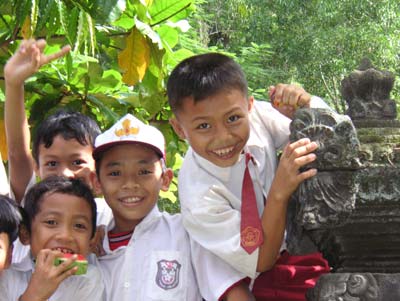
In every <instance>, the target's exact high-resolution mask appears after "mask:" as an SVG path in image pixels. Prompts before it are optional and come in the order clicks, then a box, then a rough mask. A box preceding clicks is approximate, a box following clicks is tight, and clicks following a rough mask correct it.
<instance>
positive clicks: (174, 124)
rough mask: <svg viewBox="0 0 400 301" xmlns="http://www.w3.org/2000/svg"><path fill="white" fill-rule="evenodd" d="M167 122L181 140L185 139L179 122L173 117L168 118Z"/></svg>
mask: <svg viewBox="0 0 400 301" xmlns="http://www.w3.org/2000/svg"><path fill="white" fill-rule="evenodd" d="M169 124H170V125H171V126H172V128H173V129H174V131H175V133H176V134H177V135H178V136H179V138H181V139H182V140H185V139H186V136H185V132H184V130H183V128H182V127H181V124H180V123H179V121H178V120H177V119H176V118H175V117H172V118H171V119H170V120H169Z"/></svg>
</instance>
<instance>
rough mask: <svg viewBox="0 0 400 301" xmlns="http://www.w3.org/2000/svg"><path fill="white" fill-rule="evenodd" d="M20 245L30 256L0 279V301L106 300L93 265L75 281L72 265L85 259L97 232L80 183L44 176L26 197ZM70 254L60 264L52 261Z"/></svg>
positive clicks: (85, 188)
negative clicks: (23, 244) (79, 256)
mask: <svg viewBox="0 0 400 301" xmlns="http://www.w3.org/2000/svg"><path fill="white" fill-rule="evenodd" d="M25 212H26V221H25V223H26V229H25V231H23V233H25V236H24V237H25V239H24V241H23V242H24V243H29V245H30V250H31V251H30V253H29V254H28V255H27V256H26V257H25V258H24V259H23V260H22V261H21V262H19V263H16V264H13V265H12V266H11V268H10V269H9V270H7V271H5V273H4V275H3V277H2V278H0V291H1V292H2V293H1V294H0V300H7V301H14V300H19V301H28V300H31V301H32V300H38V301H41V300H65V301H67V300H94V301H96V300H104V284H103V282H102V278H101V274H100V272H99V271H98V270H97V268H96V267H95V266H91V265H89V267H88V270H87V273H86V274H84V275H80V276H74V274H75V273H76V271H77V267H73V268H71V267H70V265H71V264H72V263H73V262H74V261H75V260H76V259H77V256H78V254H81V255H83V256H87V255H88V253H89V244H90V239H91V238H92V237H93V235H94V233H95V229H96V203H95V201H94V197H93V195H92V193H91V191H90V188H89V187H88V186H86V185H85V184H84V183H83V182H81V181H80V180H75V179H67V178H64V177H48V178H46V179H45V180H43V181H41V182H39V183H37V184H35V185H34V186H33V187H32V188H31V189H30V190H29V191H28V193H27V195H26V198H25ZM65 253H67V254H73V256H72V257H71V258H69V259H67V260H66V261H65V262H63V263H61V264H60V265H55V264H54V262H55V259H56V258H58V257H62V256H63V254H65Z"/></svg>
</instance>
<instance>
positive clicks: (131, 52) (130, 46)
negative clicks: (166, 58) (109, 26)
mask: <svg viewBox="0 0 400 301" xmlns="http://www.w3.org/2000/svg"><path fill="white" fill-rule="evenodd" d="M149 60H150V49H149V45H148V44H147V40H146V39H145V38H144V37H143V35H142V34H141V33H140V32H139V31H138V30H137V29H136V28H134V29H133V30H132V32H131V34H130V35H129V36H128V37H127V38H126V47H125V49H124V50H123V51H122V52H121V53H120V54H119V55H118V64H119V66H120V68H121V69H122V72H123V76H122V81H123V82H124V83H126V84H128V85H132V86H134V85H135V84H136V83H138V82H140V81H141V80H142V79H143V77H144V75H145V74H146V71H147V68H148V66H149Z"/></svg>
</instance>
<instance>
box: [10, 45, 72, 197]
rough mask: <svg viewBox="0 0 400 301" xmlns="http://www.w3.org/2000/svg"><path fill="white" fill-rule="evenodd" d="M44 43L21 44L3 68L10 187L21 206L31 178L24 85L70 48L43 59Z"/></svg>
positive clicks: (29, 137) (29, 138)
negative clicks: (38, 71) (45, 65)
mask: <svg viewBox="0 0 400 301" xmlns="http://www.w3.org/2000/svg"><path fill="white" fill-rule="evenodd" d="M45 46H46V42H45V41H44V40H38V41H35V40H27V41H23V42H22V44H21V46H20V48H19V49H18V50H17V52H16V53H15V54H14V55H13V56H12V57H11V58H10V60H9V61H8V62H7V64H6V66H5V67H4V77H5V96H6V100H5V114H4V120H5V129H6V136H7V147H8V154H9V177H10V185H11V188H12V190H13V192H14V195H15V199H16V200H17V201H18V202H21V200H22V198H23V196H24V193H25V189H26V186H27V185H28V183H29V180H30V179H31V177H32V174H33V170H34V163H33V159H32V155H31V151H30V142H31V136H30V132H29V125H28V120H27V116H26V112H25V103H24V82H25V80H26V79H27V78H28V77H30V76H31V75H32V74H34V73H35V72H36V71H37V70H38V69H39V68H40V67H41V66H42V65H44V64H47V63H48V62H50V61H52V60H54V59H57V58H59V57H61V56H63V55H65V54H66V53H67V52H68V51H69V50H70V47H69V46H66V47H64V48H62V49H61V50H60V51H59V52H56V53H54V54H51V55H44V54H43V50H44V48H45Z"/></svg>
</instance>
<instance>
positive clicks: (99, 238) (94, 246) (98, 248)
mask: <svg viewBox="0 0 400 301" xmlns="http://www.w3.org/2000/svg"><path fill="white" fill-rule="evenodd" d="M104 236H105V230H104V225H100V226H97V228H96V233H95V234H94V237H93V238H92V239H91V240H90V251H91V252H92V253H94V254H96V256H97V257H99V256H104V255H106V251H105V250H104V248H103V241H104Z"/></svg>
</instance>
